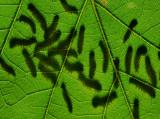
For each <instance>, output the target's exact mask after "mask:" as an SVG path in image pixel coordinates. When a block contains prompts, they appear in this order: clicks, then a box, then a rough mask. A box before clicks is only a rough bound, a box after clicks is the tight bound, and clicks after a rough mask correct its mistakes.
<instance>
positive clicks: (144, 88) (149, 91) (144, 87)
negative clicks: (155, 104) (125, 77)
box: [129, 78, 156, 98]
mask: <svg viewBox="0 0 160 119" xmlns="http://www.w3.org/2000/svg"><path fill="white" fill-rule="evenodd" d="M129 82H130V83H132V84H134V85H135V86H137V87H139V88H140V89H141V90H142V91H144V92H145V93H147V94H148V95H150V96H151V97H152V98H154V97H155V95H156V94H155V90H154V89H153V88H152V87H150V86H148V85H146V84H144V83H142V82H140V81H137V80H136V79H134V78H130V79H129Z"/></svg>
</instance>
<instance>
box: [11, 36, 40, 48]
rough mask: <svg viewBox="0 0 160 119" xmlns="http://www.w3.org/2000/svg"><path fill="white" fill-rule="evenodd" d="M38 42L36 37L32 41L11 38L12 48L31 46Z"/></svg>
mask: <svg viewBox="0 0 160 119" xmlns="http://www.w3.org/2000/svg"><path fill="white" fill-rule="evenodd" d="M36 42H37V40H36V38H35V37H31V38H30V39H28V40H26V39H20V38H11V40H10V48H13V47H15V46H17V45H20V46H29V45H32V44H33V43H36Z"/></svg>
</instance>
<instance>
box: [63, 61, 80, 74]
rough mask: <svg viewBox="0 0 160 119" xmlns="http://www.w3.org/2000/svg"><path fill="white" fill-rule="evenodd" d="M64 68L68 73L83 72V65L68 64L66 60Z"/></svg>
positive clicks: (77, 63) (78, 63)
mask: <svg viewBox="0 0 160 119" xmlns="http://www.w3.org/2000/svg"><path fill="white" fill-rule="evenodd" d="M65 68H66V69H67V70H69V71H77V72H82V71H83V64H82V63H80V62H78V61H77V62H74V63H70V62H69V61H68V60H66V62H65Z"/></svg>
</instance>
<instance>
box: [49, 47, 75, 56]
mask: <svg viewBox="0 0 160 119" xmlns="http://www.w3.org/2000/svg"><path fill="white" fill-rule="evenodd" d="M66 53H67V50H63V49H56V48H54V47H52V48H50V49H49V50H48V57H53V56H55V55H61V56H62V57H63V58H64V57H65V55H66ZM68 56H72V57H75V58H77V57H78V54H77V52H76V50H74V49H72V48H71V49H70V50H69V53H68Z"/></svg>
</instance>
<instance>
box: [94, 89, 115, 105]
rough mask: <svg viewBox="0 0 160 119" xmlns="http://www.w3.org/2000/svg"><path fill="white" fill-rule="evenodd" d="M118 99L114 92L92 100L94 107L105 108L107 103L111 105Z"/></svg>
mask: <svg viewBox="0 0 160 119" xmlns="http://www.w3.org/2000/svg"><path fill="white" fill-rule="evenodd" d="M116 98H117V93H116V92H115V91H112V92H111V93H110V94H107V95H105V96H103V97H99V96H95V97H93V99H92V105H93V107H95V108H96V107H98V106H105V104H106V103H108V104H110V103H111V102H112V101H113V100H115V99H116Z"/></svg>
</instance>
